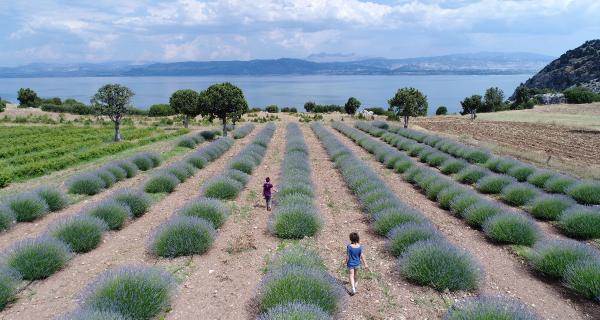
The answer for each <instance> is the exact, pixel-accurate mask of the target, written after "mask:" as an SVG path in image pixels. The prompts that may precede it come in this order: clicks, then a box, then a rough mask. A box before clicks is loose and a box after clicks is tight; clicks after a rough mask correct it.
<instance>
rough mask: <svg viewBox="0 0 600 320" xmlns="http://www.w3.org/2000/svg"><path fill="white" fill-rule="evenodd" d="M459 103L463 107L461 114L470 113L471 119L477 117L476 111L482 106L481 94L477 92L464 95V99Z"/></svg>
mask: <svg viewBox="0 0 600 320" xmlns="http://www.w3.org/2000/svg"><path fill="white" fill-rule="evenodd" d="M460 105H461V106H462V108H463V111H462V112H461V113H460V114H462V115H463V116H464V115H466V114H470V115H471V119H475V118H477V111H478V110H481V109H482V108H483V102H482V101H481V96H480V95H478V94H474V95H472V96H470V97H466V98H465V100H463V101H461V102H460Z"/></svg>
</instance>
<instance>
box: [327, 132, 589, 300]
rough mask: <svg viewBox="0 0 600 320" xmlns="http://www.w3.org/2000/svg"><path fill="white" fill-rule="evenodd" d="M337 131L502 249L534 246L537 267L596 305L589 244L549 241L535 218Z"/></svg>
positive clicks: (359, 135)
mask: <svg viewBox="0 0 600 320" xmlns="http://www.w3.org/2000/svg"><path fill="white" fill-rule="evenodd" d="M334 127H335V128H336V129H337V130H338V131H340V132H342V133H343V134H345V135H346V136H348V137H350V138H351V139H352V140H354V141H355V142H357V143H358V144H359V145H360V146H362V147H363V148H365V149H366V150H368V151H369V152H371V153H373V154H374V155H375V156H376V157H377V159H378V160H379V161H380V162H382V163H383V164H385V165H386V166H387V167H388V168H390V169H392V168H393V169H394V170H395V171H396V172H398V173H401V174H403V178H404V179H405V180H406V181H407V182H410V183H412V184H414V185H416V186H417V187H419V188H420V189H421V190H422V191H423V192H424V193H425V195H426V196H427V197H428V198H429V199H430V200H432V201H437V203H438V205H439V206H440V207H441V208H443V209H446V210H449V211H450V212H451V213H452V214H454V215H455V216H457V217H460V218H463V219H464V220H465V222H466V223H467V224H469V225H470V226H472V227H474V228H477V229H481V230H482V231H483V232H484V233H485V235H486V237H487V238H488V239H490V240H491V241H493V242H495V243H498V244H516V245H523V246H527V247H530V246H533V247H531V248H529V249H528V250H527V251H526V252H527V256H526V258H527V259H528V260H529V262H530V264H531V266H532V267H533V268H534V269H535V270H537V271H538V272H540V273H541V274H543V275H544V276H546V277H548V278H549V279H561V280H562V283H564V284H565V285H566V286H567V287H569V288H571V289H573V290H574V291H575V292H577V293H579V294H581V295H583V296H585V297H588V298H590V299H593V300H598V299H599V298H600V286H599V285H598V283H600V254H599V253H598V251H597V250H595V249H594V248H592V247H591V246H589V245H586V244H582V243H579V242H576V241H572V240H544V239H541V238H542V235H541V233H540V231H539V229H538V228H537V226H536V225H535V222H533V221H532V220H531V219H530V218H528V217H527V216H524V215H522V214H519V213H517V212H513V211H507V210H506V209H505V208H503V207H502V206H499V205H497V204H495V203H494V202H493V201H490V200H488V199H487V198H486V197H485V196H482V195H479V194H477V193H475V192H473V191H472V190H471V189H469V188H466V187H464V186H462V185H460V184H459V183H457V182H455V181H453V180H451V179H449V178H447V177H446V176H444V175H443V174H440V173H439V172H437V171H436V170H434V169H431V168H429V167H426V166H421V165H418V164H417V163H416V162H415V160H413V159H412V158H410V157H409V156H407V155H406V154H404V153H402V152H400V151H399V150H397V149H395V148H392V147H390V146H389V145H387V144H385V143H384V142H382V141H379V140H376V139H373V138H371V137H370V136H369V135H367V134H365V133H363V132H362V131H360V130H357V129H354V128H352V127H349V126H346V125H344V124H341V123H336V124H334Z"/></svg>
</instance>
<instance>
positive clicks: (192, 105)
mask: <svg viewBox="0 0 600 320" xmlns="http://www.w3.org/2000/svg"><path fill="white" fill-rule="evenodd" d="M199 99H200V95H199V94H198V92H196V91H194V90H192V89H183V90H177V91H175V92H173V94H172V95H171V98H170V99H169V105H171V108H173V110H174V111H175V112H176V113H178V114H181V115H183V126H184V127H185V128H187V127H188V126H189V122H190V118H195V117H197V116H198V115H200V108H199V103H198V102H199Z"/></svg>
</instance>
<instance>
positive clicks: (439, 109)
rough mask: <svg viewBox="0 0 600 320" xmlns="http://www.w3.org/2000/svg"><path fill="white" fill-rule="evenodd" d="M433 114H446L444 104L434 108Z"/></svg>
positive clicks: (446, 109) (446, 110)
mask: <svg viewBox="0 0 600 320" xmlns="http://www.w3.org/2000/svg"><path fill="white" fill-rule="evenodd" d="M435 114H436V115H437V116H445V115H447V114H448V108H446V107H444V106H439V107H438V108H437V109H436V110H435Z"/></svg>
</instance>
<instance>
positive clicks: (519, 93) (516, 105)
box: [510, 83, 531, 109]
mask: <svg viewBox="0 0 600 320" xmlns="http://www.w3.org/2000/svg"><path fill="white" fill-rule="evenodd" d="M514 97H515V102H513V104H512V105H511V107H510V108H511V109H524V107H523V106H525V105H526V104H527V103H528V102H529V99H530V98H531V92H530V90H529V88H527V87H526V86H525V85H523V84H522V83H521V85H519V86H518V87H517V89H515V93H514Z"/></svg>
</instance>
